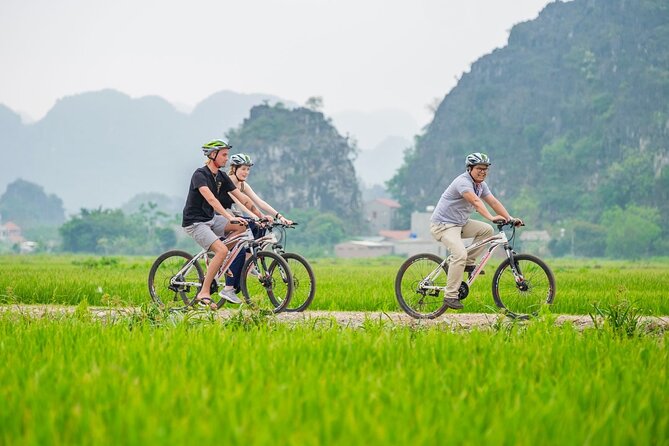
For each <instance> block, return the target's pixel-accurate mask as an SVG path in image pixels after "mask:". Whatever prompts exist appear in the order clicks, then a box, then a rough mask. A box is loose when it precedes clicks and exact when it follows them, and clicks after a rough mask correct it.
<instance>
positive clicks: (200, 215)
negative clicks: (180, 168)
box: [181, 166, 236, 227]
mask: <svg viewBox="0 0 669 446" xmlns="http://www.w3.org/2000/svg"><path fill="white" fill-rule="evenodd" d="M202 186H207V187H208V188H209V190H211V191H212V192H213V194H214V196H215V197H216V198H217V199H218V201H220V202H221V204H222V205H223V207H224V208H225V209H230V207H231V206H232V203H233V201H232V197H230V194H228V192H230V191H233V190H235V189H236V187H235V184H234V183H233V182H232V180H231V179H230V177H229V176H228V175H227V174H226V173H225V172H223V171H222V170H221V169H219V170H218V174H217V175H216V178H214V174H212V173H211V170H209V167H207V166H204V167H200V168H199V169H197V170H196V171H195V172H194V173H193V176H192V177H191V179H190V187H189V188H188V196H187V197H186V205H185V206H184V212H183V219H182V220H181V226H183V227H186V226H190V225H192V224H193V223H199V222H205V221H209V220H211V219H212V218H214V213H215V212H214V208H213V207H211V205H210V204H209V202H207V200H205V198H204V197H203V196H202V194H201V193H200V191H199V188H200V187H202Z"/></svg>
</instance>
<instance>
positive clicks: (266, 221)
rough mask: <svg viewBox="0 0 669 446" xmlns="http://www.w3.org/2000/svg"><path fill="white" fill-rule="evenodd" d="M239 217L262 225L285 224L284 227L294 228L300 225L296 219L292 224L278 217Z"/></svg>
mask: <svg viewBox="0 0 669 446" xmlns="http://www.w3.org/2000/svg"><path fill="white" fill-rule="evenodd" d="M237 218H241V219H244V220H246V221H252V222H254V223H256V224H260V225H268V226H283V227H284V228H294V227H295V226H297V225H298V223H297V222H296V221H294V222H293V223H292V224H290V225H286V224H283V223H282V222H281V221H280V220H278V219H268V218H256V217H246V216H240V217H237Z"/></svg>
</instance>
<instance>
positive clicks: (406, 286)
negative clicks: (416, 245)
mask: <svg viewBox="0 0 669 446" xmlns="http://www.w3.org/2000/svg"><path fill="white" fill-rule="evenodd" d="M442 261H443V259H441V258H440V257H439V256H436V255H434V254H429V253H423V254H416V255H414V256H412V257H409V258H408V259H407V260H406V261H405V262H404V263H402V265H401V266H400V269H399V270H398V271H397V276H395V297H396V298H397V302H398V303H399V304H400V307H401V308H402V310H404V312H406V313H407V314H408V315H410V316H412V317H414V318H416V319H434V318H436V317H439V316H441V315H442V314H444V312H445V311H446V310H447V309H448V306H447V305H446V302H445V300H444V294H443V291H441V290H437V291H428V290H421V289H420V283H421V282H422V281H423V279H425V277H427V275H428V274H430V273H431V272H432V271H434V270H435V269H436V268H437V267H438V266H439V265H440V264H441V262H442ZM442 269H443V270H444V274H440V275H439V276H438V277H437V279H439V280H437V282H433V283H432V284H431V285H436V286H439V287H446V280H447V276H448V265H444V266H443V268H442Z"/></svg>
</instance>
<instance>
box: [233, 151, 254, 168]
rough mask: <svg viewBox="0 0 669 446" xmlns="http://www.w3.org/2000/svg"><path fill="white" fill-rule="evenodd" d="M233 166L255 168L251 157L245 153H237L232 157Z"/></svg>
mask: <svg viewBox="0 0 669 446" xmlns="http://www.w3.org/2000/svg"><path fill="white" fill-rule="evenodd" d="M230 165H231V166H253V161H251V157H250V156H248V155H246V154H245V153H235V154H234V155H232V156H231V157H230Z"/></svg>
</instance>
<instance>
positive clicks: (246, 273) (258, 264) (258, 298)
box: [240, 251, 293, 313]
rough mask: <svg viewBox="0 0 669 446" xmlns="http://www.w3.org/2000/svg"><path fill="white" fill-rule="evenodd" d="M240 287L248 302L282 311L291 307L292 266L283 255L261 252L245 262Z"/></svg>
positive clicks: (272, 310)
mask: <svg viewBox="0 0 669 446" xmlns="http://www.w3.org/2000/svg"><path fill="white" fill-rule="evenodd" d="M254 266H255V272H253V267H254ZM253 273H257V276H256V275H255V274H253ZM240 287H241V290H242V294H243V296H244V300H246V303H247V304H249V305H251V306H252V307H254V308H258V309H260V310H265V311H271V312H273V313H279V312H280V311H283V310H284V309H285V308H286V307H287V306H288V303H289V302H290V299H291V297H292V295H293V279H292V276H291V274H290V267H289V266H288V263H286V261H285V260H284V259H283V258H282V257H281V256H280V255H278V254H275V253H273V252H269V251H259V252H258V253H257V254H256V255H255V256H251V257H249V258H248V259H247V260H246V263H244V267H243V268H242V277H241V281H240Z"/></svg>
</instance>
